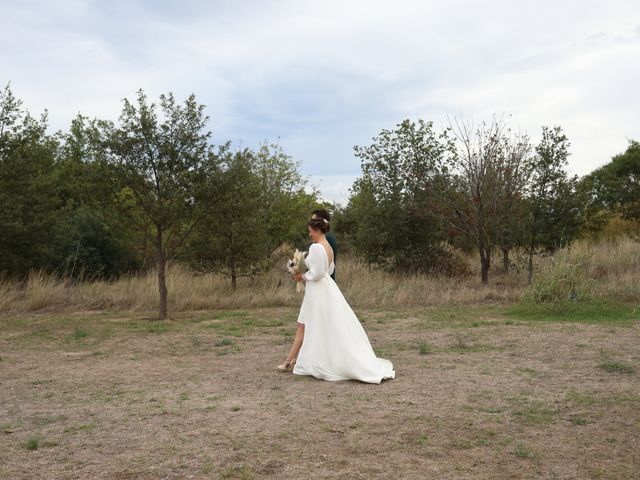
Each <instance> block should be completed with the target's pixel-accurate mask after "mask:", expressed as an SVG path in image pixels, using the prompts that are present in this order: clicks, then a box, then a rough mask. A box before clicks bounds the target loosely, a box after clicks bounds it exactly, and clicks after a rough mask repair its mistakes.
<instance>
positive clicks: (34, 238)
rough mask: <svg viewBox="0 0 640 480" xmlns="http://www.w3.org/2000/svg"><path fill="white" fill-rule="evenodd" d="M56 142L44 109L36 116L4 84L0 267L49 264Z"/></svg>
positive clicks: (19, 270) (22, 269)
mask: <svg viewBox="0 0 640 480" xmlns="http://www.w3.org/2000/svg"><path fill="white" fill-rule="evenodd" d="M57 147H58V143H57V140H56V139H55V138H54V137H52V136H49V135H47V113H46V112H45V113H44V114H42V116H41V117H40V119H39V120H36V119H35V118H33V117H32V116H31V115H30V114H29V113H28V112H27V111H25V110H24V109H23V108H22V102H21V101H20V100H18V99H17V98H16V97H15V96H14V95H13V92H12V91H11V89H10V87H9V85H7V86H6V87H5V88H4V89H3V90H2V91H0V231H1V232H2V235H0V271H6V272H9V273H14V274H18V275H25V274H26V273H28V271H29V270H30V269H32V268H46V267H49V266H50V265H51V263H52V258H53V252H52V249H51V243H50V242H49V240H50V238H51V232H52V230H53V229H54V227H55V225H56V223H57V220H58V215H59V212H60V202H59V201H58V198H57V195H56V185H55V182H54V178H53V172H54V170H55V159H56V149H57Z"/></svg>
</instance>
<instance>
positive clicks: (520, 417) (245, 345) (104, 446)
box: [0, 302, 640, 479]
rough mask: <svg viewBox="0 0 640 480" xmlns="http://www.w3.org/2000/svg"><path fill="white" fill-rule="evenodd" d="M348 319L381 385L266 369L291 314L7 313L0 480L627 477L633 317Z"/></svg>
mask: <svg viewBox="0 0 640 480" xmlns="http://www.w3.org/2000/svg"><path fill="white" fill-rule="evenodd" d="M356 311H357V313H358V315H359V317H360V318H361V320H362V321H363V324H364V326H365V329H366V330H367V332H368V333H369V336H370V339H371V341H372V344H373V345H374V348H375V349H376V351H377V352H378V354H379V355H380V356H383V357H385V358H388V359H390V360H392V361H393V362H394V365H395V368H396V371H397V378H396V379H395V380H391V381H387V382H384V383H383V384H381V385H366V384H361V383H357V382H337V383H330V382H322V381H317V380H315V379H313V378H306V377H298V376H293V375H291V374H282V373H278V372H277V371H276V370H275V368H274V367H275V365H277V364H278V363H279V362H280V361H281V360H282V359H283V358H284V356H285V354H286V351H287V349H288V347H289V345H290V342H291V339H292V334H293V332H294V326H293V322H294V320H295V316H296V313H297V310H296V308H295V307H282V306H281V307H269V308H253V309H249V310H239V309H236V310H230V309H227V310H202V311H191V312H182V313H175V314H174V315H173V318H172V319H171V320H169V321H164V322H160V321H156V320H153V319H152V317H151V314H149V313H141V312H130V311H129V312H127V311H108V310H104V311H86V312H81V313H65V312H51V311H49V312H48V313H27V312H14V313H9V314H6V315H4V316H2V317H0V385H1V387H2V388H0V428H1V431H0V478H10V479H20V478H43V479H45V478H46V479H50V478H63V479H64V478H69V479H71V478H109V479H129V478H131V479H133V478H142V479H159V478H176V479H177V478H216V479H229V478H239V479H251V478H274V479H275V478H277V479H288V478H292V479H293V478H296V479H297V478H341V479H342V478H350V479H351V478H355V479H358V478H362V479H371V478H394V479H396V478H416V479H419V478H420V479H422V478H438V479H446V478H450V479H497V478H498V479H501V478H513V479H521V478H546V479H553V478H557V479H586V478H596V479H597V478H602V479H625V478H629V479H631V478H637V474H638V468H639V465H640V449H639V448H638V445H640V433H639V432H640V377H639V371H640V349H639V348H638V345H640V309H635V308H634V307H633V305H631V304H625V303H619V304H618V303H611V304H602V305H595V306H594V305H588V306H580V305H577V306H575V307H572V308H567V309H564V310H562V313H558V312H559V310H557V309H543V308H540V309H532V308H529V307H526V306H522V305H520V306H518V305H515V304H513V303H510V304H490V303H488V302H485V303H484V304H474V305H469V304H465V305H459V306H434V307H420V306H417V307H404V308H392V307H384V308H378V307H366V308H356Z"/></svg>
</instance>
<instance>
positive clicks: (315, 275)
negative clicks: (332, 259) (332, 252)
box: [303, 243, 327, 282]
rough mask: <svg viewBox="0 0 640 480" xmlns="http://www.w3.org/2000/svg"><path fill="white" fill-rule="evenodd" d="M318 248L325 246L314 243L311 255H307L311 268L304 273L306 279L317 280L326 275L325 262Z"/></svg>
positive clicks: (310, 249)
mask: <svg viewBox="0 0 640 480" xmlns="http://www.w3.org/2000/svg"><path fill="white" fill-rule="evenodd" d="M318 248H323V247H322V245H318V244H317V243H314V244H313V245H311V247H309V255H308V256H307V265H308V266H309V270H307V272H306V273H305V274H304V275H303V278H304V279H305V280H306V281H311V282H313V281H315V280H318V279H320V278H322V277H323V276H324V274H325V273H327V272H325V271H324V270H325V269H324V262H323V261H322V255H319V253H320V252H318Z"/></svg>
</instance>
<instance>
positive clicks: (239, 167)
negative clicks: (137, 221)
mask: <svg viewBox="0 0 640 480" xmlns="http://www.w3.org/2000/svg"><path fill="white" fill-rule="evenodd" d="M221 167H222V176H221V182H220V186H219V192H220V199H219V202H218V204H217V206H216V207H215V208H214V209H212V210H210V211H208V213H207V215H206V216H205V217H204V218H203V220H202V222H200V224H199V225H198V226H197V227H196V232H195V235H194V236H193V238H192V240H191V241H190V242H189V247H190V248H189V255H190V257H191V259H192V261H193V260H195V261H196V262H197V263H199V264H200V265H201V266H204V267H206V268H215V269H217V270H218V271H219V272H221V273H224V274H226V275H228V276H229V277H230V278H231V285H232V288H233V289H234V290H235V289H236V286H237V278H238V277H239V276H246V275H253V274H256V273H258V272H260V271H261V270H262V266H261V265H260V262H262V261H263V260H264V259H265V258H266V257H267V256H268V254H269V252H270V249H269V242H268V237H267V228H266V227H267V225H266V223H265V221H264V204H263V202H262V201H261V194H262V188H261V187H262V185H261V179H260V177H259V176H258V175H257V174H256V171H255V170H256V162H255V156H254V154H253V152H251V151H250V150H248V149H244V150H239V151H237V152H226V153H225V155H224V156H223V158H222V163H221Z"/></svg>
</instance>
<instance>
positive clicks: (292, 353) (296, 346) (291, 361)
mask: <svg viewBox="0 0 640 480" xmlns="http://www.w3.org/2000/svg"><path fill="white" fill-rule="evenodd" d="M296 325H297V329H296V335H295V337H293V345H291V350H289V354H288V355H287V358H286V359H285V361H284V363H283V364H281V365H278V370H281V371H287V370H289V369H290V368H292V367H293V365H295V363H296V359H297V358H298V353H300V348H301V347H302V341H303V340H304V324H303V323H296Z"/></svg>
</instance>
